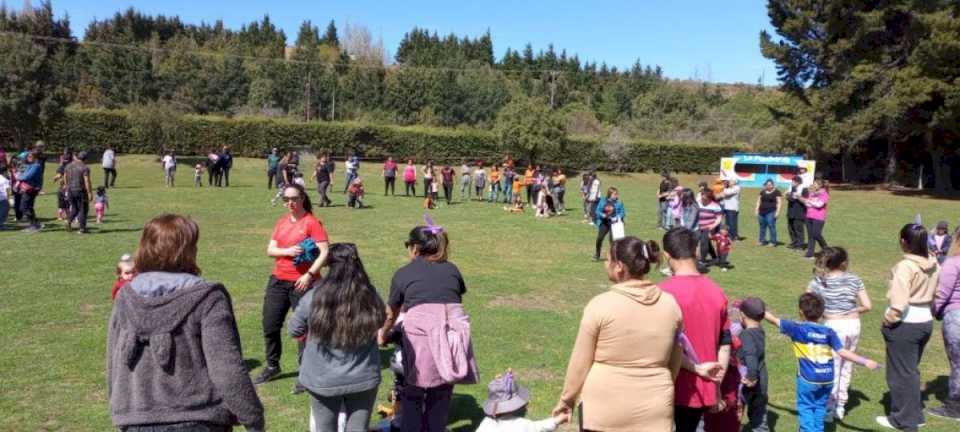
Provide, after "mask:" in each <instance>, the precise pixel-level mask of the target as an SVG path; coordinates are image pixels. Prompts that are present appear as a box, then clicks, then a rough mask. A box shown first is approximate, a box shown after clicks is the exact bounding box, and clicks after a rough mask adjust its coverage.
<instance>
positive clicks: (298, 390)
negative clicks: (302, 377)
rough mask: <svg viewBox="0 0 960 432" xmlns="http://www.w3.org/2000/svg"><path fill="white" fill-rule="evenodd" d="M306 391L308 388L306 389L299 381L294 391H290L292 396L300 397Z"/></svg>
mask: <svg viewBox="0 0 960 432" xmlns="http://www.w3.org/2000/svg"><path fill="white" fill-rule="evenodd" d="M306 391H307V388H306V387H304V386H303V384H300V381H297V383H296V384H294V385H293V390H291V391H290V394H292V395H298V394H302V393H304V392H306Z"/></svg>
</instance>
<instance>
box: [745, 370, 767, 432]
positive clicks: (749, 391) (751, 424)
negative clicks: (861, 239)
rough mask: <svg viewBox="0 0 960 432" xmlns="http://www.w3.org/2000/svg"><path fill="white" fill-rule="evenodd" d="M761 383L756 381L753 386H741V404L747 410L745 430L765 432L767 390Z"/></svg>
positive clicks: (746, 431) (747, 431)
mask: <svg viewBox="0 0 960 432" xmlns="http://www.w3.org/2000/svg"><path fill="white" fill-rule="evenodd" d="M763 387H764V386H763V384H762V383H760V382H758V383H757V384H756V385H754V386H753V387H746V386H744V387H743V399H744V401H743V404H744V407H745V408H746V411H747V418H748V419H749V420H748V421H747V424H746V425H744V428H743V430H744V431H745V432H754V431H755V432H761V431H762V432H766V431H768V430H769V428H768V427H767V391H766V389H765V388H763Z"/></svg>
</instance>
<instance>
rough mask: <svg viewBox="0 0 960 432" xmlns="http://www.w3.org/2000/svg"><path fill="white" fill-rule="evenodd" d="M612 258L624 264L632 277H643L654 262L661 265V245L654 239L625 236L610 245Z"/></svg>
mask: <svg viewBox="0 0 960 432" xmlns="http://www.w3.org/2000/svg"><path fill="white" fill-rule="evenodd" d="M610 258H611V259H612V260H614V261H616V262H619V263H621V264H623V265H624V267H626V268H627V273H629V274H630V277H632V278H642V277H643V276H645V275H646V274H647V273H650V269H651V268H652V267H653V265H654V264H656V265H657V266H659V265H660V245H658V244H657V242H655V241H653V240H647V241H644V240H640V239H639V238H636V237H633V236H630V237H624V238H622V239H620V240H617V241H614V242H613V244H611V245H610Z"/></svg>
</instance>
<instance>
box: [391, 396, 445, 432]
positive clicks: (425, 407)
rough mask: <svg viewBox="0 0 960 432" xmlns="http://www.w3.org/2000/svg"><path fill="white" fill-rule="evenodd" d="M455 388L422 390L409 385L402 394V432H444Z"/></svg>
mask: <svg viewBox="0 0 960 432" xmlns="http://www.w3.org/2000/svg"><path fill="white" fill-rule="evenodd" d="M452 399H453V386H452V385H449V384H448V385H442V386H440V387H433V388H422V387H417V386H415V385H413V384H407V385H406V386H404V387H403V391H402V392H401V400H400V410H401V412H402V413H403V417H402V418H401V424H400V430H401V431H402V432H422V431H426V432H444V431H446V430H447V420H448V418H449V415H450V402H451V400H452Z"/></svg>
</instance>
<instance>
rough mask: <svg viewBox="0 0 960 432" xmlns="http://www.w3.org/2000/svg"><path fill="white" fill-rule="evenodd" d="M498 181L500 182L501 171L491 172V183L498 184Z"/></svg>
mask: <svg viewBox="0 0 960 432" xmlns="http://www.w3.org/2000/svg"><path fill="white" fill-rule="evenodd" d="M498 181H500V171H499V170H497V171H490V182H491V183H496V182H498Z"/></svg>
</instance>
